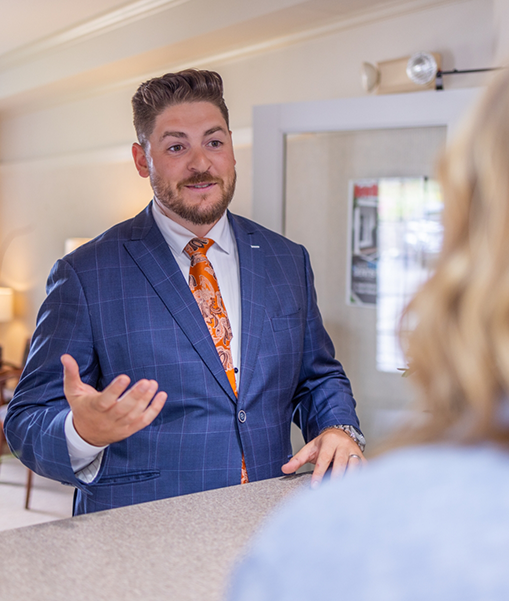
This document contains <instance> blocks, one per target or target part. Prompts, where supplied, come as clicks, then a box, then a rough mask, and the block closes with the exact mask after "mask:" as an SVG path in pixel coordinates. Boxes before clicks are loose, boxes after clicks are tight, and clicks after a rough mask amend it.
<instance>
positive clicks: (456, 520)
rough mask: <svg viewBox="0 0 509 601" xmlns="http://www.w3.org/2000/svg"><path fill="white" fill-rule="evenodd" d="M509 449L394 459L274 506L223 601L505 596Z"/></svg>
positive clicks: (449, 600)
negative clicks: (276, 509)
mask: <svg viewBox="0 0 509 601" xmlns="http://www.w3.org/2000/svg"><path fill="white" fill-rule="evenodd" d="M508 566H509V453H508V452H507V451H504V450H500V449H497V448H494V447H491V446H487V445H486V446H478V447H457V446H445V445H440V446H439V445H434V446H428V447H425V446H423V447H414V448H408V449H401V450H398V451H394V452H391V453H390V454H387V455H385V456H383V457H381V458H379V459H376V460H373V461H372V462H370V463H369V465H368V466H367V467H366V468H364V469H363V470H362V471H361V472H359V473H357V474H355V473H352V474H349V475H347V476H346V477H345V478H344V479H343V480H341V481H334V482H330V483H327V484H324V485H323V486H322V487H321V488H319V489H317V490H313V491H307V492H305V493H303V494H300V495H298V496H297V497H296V498H295V499H294V500H293V501H290V502H289V503H288V504H287V505H285V506H283V507H281V508H280V510H279V511H278V512H277V513H276V514H275V515H274V516H273V518H272V519H271V520H270V521H269V523H267V524H266V526H265V527H264V528H263V530H262V532H261V533H260V535H259V536H258V537H257V538H256V540H255V541H254V544H253V547H252V548H251V550H250V551H249V553H248V555H247V557H246V558H245V559H244V561H243V562H242V564H241V565H240V567H239V568H238V569H237V570H236V572H235V574H234V577H233V581H232V588H231V592H230V595H229V597H228V599H229V601H261V600H263V601H310V600H312V601H331V600H343V599H344V600H345V601H346V600H348V601H350V600H355V601H368V600H369V601H474V600H475V601H507V600H508V599H509V567H508Z"/></svg>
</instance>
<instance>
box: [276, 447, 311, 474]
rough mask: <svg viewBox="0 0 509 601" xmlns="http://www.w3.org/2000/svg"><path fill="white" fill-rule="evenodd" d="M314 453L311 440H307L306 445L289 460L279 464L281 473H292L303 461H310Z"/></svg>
mask: <svg viewBox="0 0 509 601" xmlns="http://www.w3.org/2000/svg"><path fill="white" fill-rule="evenodd" d="M313 455H314V445H313V441H311V442H308V444H307V445H305V446H304V447H302V449H301V450H300V451H299V452H298V453H296V454H295V455H294V456H293V457H292V458H291V459H290V461H288V462H287V463H285V464H284V465H283V466H281V471H282V472H283V474H293V473H295V472H296V471H297V470H298V469H299V467H302V466H303V465H304V464H305V463H308V462H310V461H312V458H313Z"/></svg>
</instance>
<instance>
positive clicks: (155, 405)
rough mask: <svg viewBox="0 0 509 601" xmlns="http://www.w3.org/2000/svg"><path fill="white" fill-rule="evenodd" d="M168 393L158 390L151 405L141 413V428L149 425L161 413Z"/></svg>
mask: <svg viewBox="0 0 509 601" xmlns="http://www.w3.org/2000/svg"><path fill="white" fill-rule="evenodd" d="M167 397H168V395H167V394H166V392H163V391H161V392H158V393H157V394H156V396H155V397H154V398H153V399H152V402H151V403H150V405H149V406H148V407H147V408H146V409H145V411H144V412H143V413H142V414H141V420H140V421H141V424H142V425H141V428H140V430H141V429H142V428H145V426H148V425H149V424H151V423H152V422H153V421H154V419H155V418H156V417H157V416H158V415H159V413H160V412H161V409H162V408H163V407H164V404H165V403H166V399H167Z"/></svg>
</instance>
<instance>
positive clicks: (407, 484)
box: [230, 71, 509, 601]
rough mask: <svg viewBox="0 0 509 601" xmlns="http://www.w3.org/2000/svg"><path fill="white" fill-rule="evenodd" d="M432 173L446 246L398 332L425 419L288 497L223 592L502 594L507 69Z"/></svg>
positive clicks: (507, 560) (506, 439)
mask: <svg viewBox="0 0 509 601" xmlns="http://www.w3.org/2000/svg"><path fill="white" fill-rule="evenodd" d="M439 179H440V181H441V184H442V189H443V194H444V199H445V209H444V228H445V233H444V242H443V250H442V253H441V256H440V257H439V260H438V264H437V267H436V271H435V274H434V275H433V277H431V279H430V280H429V281H428V282H427V284H426V285H425V286H424V287H423V288H422V289H421V291H420V292H419V293H418V294H417V295H416V297H415V298H414V299H413V301H412V302H411V304H410V306H409V308H408V313H407V314H408V316H409V317H410V318H411V321H412V323H414V322H415V323H416V324H417V325H416V327H415V329H414V330H413V332H412V333H411V334H410V335H409V336H408V338H407V340H405V345H406V347H407V349H408V358H409V361H410V363H411V366H412V371H413V375H412V380H413V381H414V383H415V384H416V386H417V387H418V390H419V392H420V402H421V405H422V406H421V407H420V411H421V412H422V413H421V415H422V416H423V419H422V420H419V422H416V423H415V425H414V426H410V427H406V428H405V429H404V431H403V433H402V434H401V435H399V436H397V437H396V438H395V439H394V440H393V441H392V443H391V445H390V447H391V448H390V450H389V452H386V453H384V454H382V455H381V456H380V457H378V458H376V459H374V460H373V461H372V462H371V463H370V465H369V466H368V467H367V468H365V469H364V470H363V471H362V472H359V473H357V474H352V475H351V476H349V477H347V478H345V479H344V480H342V481H339V482H331V483H329V484H327V485H325V486H323V487H322V488H321V489H320V490H318V491H310V492H307V493H305V494H303V495H302V496H301V497H299V498H297V499H296V500H294V501H293V502H291V503H290V504H289V505H288V506H286V507H284V508H283V510H281V511H280V512H279V514H277V515H276V516H275V517H274V518H273V520H272V521H271V522H270V524H268V525H267V527H266V529H265V531H264V532H263V533H262V534H261V536H260V537H259V538H258V539H257V540H256V541H255V543H254V545H253V547H252V549H251V550H250V552H249V555H248V557H247V558H246V559H245V560H244V561H243V563H242V565H241V566H240V568H239V569H238V570H237V571H236V573H235V575H234V579H233V584H232V588H231V594H230V599H231V601H254V600H261V599H263V600H267V601H269V600H274V601H275V600H277V601H287V600H288V601H289V600H290V599H291V600H292V601H299V600H308V599H313V600H322V599H323V600H330V599H355V600H356V601H364V600H368V599H369V600H376V601H386V600H387V601H403V600H405V601H420V600H426V601H442V600H443V601H446V600H447V601H451V600H458V601H468V600H474V599H475V600H490V601H492V600H495V601H499V600H500V601H502V600H504V601H507V599H509V567H508V564H509V448H508V447H509V71H503V72H501V74H499V75H498V76H497V77H496V79H495V80H494V81H493V82H492V85H491V86H490V87H489V88H488V90H487V92H486V93H485V95H484V97H483V98H482V101H481V102H480V104H479V105H478V107H477V108H476V111H475V112H474V114H473V115H472V116H471V118H470V120H469V121H468V123H466V124H465V125H464V127H463V128H462V131H461V134H460V135H459V137H458V138H457V139H456V142H455V143H454V144H453V145H452V146H451V147H450V148H449V150H448V151H447V153H446V155H445V156H444V157H443V159H442V160H441V162H440V166H439ZM386 450H387V449H386Z"/></svg>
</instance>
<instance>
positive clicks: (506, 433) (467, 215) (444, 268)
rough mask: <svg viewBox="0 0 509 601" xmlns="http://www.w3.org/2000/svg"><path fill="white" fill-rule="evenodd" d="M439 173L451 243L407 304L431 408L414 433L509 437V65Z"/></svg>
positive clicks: (412, 352) (415, 366) (419, 374)
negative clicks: (504, 404) (508, 412)
mask: <svg viewBox="0 0 509 601" xmlns="http://www.w3.org/2000/svg"><path fill="white" fill-rule="evenodd" d="M439 180H440V182H441V185H442V192H443V197H444V215H443V222H444V242H443V249H442V252H441V255H440V257H439V259H438V262H437V265H436V271H435V273H434V275H433V276H432V277H431V278H430V280H429V281H428V282H427V283H426V284H425V285H424V287H423V288H422V289H421V291H420V292H418V293H417V295H416V296H415V298H414V299H413V301H412V302H411V303H410V305H409V308H408V310H407V318H408V319H407V320H406V321H407V322H410V323H415V324H416V325H415V327H414V329H413V331H412V332H411V333H410V334H409V335H408V338H407V340H406V341H404V345H405V346H407V349H408V351H407V353H408V359H409V362H410V365H411V368H412V372H413V375H412V379H413V380H414V382H415V384H416V385H417V386H418V388H419V389H420V392H421V400H422V401H423V402H424V410H425V411H426V417H427V419H426V420H425V425H424V426H423V427H420V428H418V429H417V430H416V431H413V432H412V433H411V434H410V436H411V437H412V440H411V442H425V441H434V440H440V439H444V438H453V439H456V440H457V441H463V442H469V441H472V442H473V441H476V440H490V439H491V440H500V441H506V440H507V442H509V421H507V423H503V421H502V420H500V415H501V410H500V404H501V401H502V400H503V399H507V398H508V397H509V70H508V71H504V72H502V73H501V74H498V76H497V77H496V78H495V79H494V81H493V82H492V84H491V85H490V86H489V88H488V90H487V91H486V93H485V94H484V96H483V98H482V100H481V102H480V103H479V105H478V106H477V107H476V110H475V112H474V113H473V115H471V117H470V120H469V121H468V122H467V123H465V124H464V126H463V128H462V129H461V132H460V133H459V135H458V137H457V138H456V140H455V142H454V143H453V144H452V145H451V146H450V148H449V149H448V150H447V152H446V153H445V155H444V156H443V158H442V160H441V162H440V164H439ZM403 338H406V337H405V336H403ZM406 442H410V440H407V441H406Z"/></svg>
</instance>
